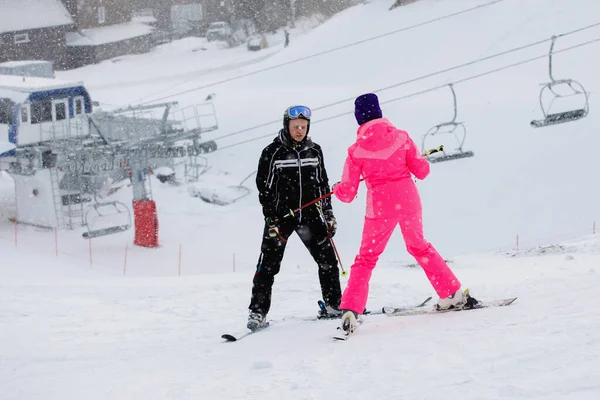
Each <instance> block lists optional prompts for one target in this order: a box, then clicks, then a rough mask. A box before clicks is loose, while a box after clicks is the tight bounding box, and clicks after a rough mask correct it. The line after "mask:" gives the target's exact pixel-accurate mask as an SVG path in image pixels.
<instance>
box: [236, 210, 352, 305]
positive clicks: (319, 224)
mask: <svg viewBox="0 0 600 400" xmlns="http://www.w3.org/2000/svg"><path fill="white" fill-rule="evenodd" d="M294 232H296V233H297V234H298V236H299V237H300V239H301V240H302V243H304V246H306V248H307V249H308V251H309V252H310V254H311V256H312V257H313V259H314V260H315V262H316V263H317V265H318V267H319V282H320V284H321V294H322V296H323V301H324V302H325V304H327V305H330V306H332V307H335V308H338V307H339V305H340V301H341V298H342V290H341V287H340V274H339V269H338V261H337V258H336V256H335V251H334V249H333V246H332V244H331V239H330V238H329V237H328V230H327V226H326V225H325V222H324V221H323V220H322V219H321V218H320V217H318V216H315V217H313V218H311V219H305V218H303V219H301V220H300V221H297V220H296V219H295V218H293V217H292V218H290V220H289V221H285V219H284V221H283V223H282V224H280V225H279V235H278V236H276V237H274V238H272V237H269V226H268V225H267V224H265V228H264V231H263V240H262V245H261V253H260V257H259V259H258V264H257V266H256V273H255V274H254V279H253V281H252V298H251V299H250V306H249V307H248V308H249V309H250V310H251V311H252V312H259V313H261V314H263V315H266V314H267V313H268V312H269V310H270V308H271V292H272V289H273V283H274V281H275V275H277V274H278V273H279V268H280V267H281V260H282V259H283V254H284V252H285V247H286V244H287V240H288V239H289V237H290V236H291V235H292V233H294Z"/></svg>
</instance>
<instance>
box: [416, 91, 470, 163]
mask: <svg viewBox="0 0 600 400" xmlns="http://www.w3.org/2000/svg"><path fill="white" fill-rule="evenodd" d="M448 87H449V88H450V91H452V99H453V101H454V116H453V117H452V120H451V121H449V122H443V123H441V124H438V125H435V126H433V127H432V128H430V129H429V130H428V131H427V133H426V134H425V135H423V139H422V144H421V153H422V154H427V153H426V150H427V147H426V145H427V142H428V139H430V138H431V137H433V136H436V135H440V134H446V135H450V136H452V137H453V138H454V139H455V140H452V141H451V142H452V143H454V142H456V144H458V147H456V148H454V149H452V150H449V151H446V150H445V147H446V146H440V151H437V152H434V153H431V154H430V155H428V156H426V158H427V160H428V161H429V162H431V163H436V162H441V161H450V160H457V159H460V158H467V157H473V156H474V155H475V153H473V152H472V151H470V150H469V151H464V150H463V144H464V143H465V139H466V138H467V128H465V124H464V123H462V122H456V116H457V105H456V93H455V91H454V86H453V85H452V84H451V83H450V84H448Z"/></svg>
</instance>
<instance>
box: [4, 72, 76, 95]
mask: <svg viewBox="0 0 600 400" xmlns="http://www.w3.org/2000/svg"><path fill="white" fill-rule="evenodd" d="M75 86H83V82H71V81H63V80H59V79H50V78H38V77H31V76H26V77H22V76H15V75H0V90H4V91H12V92H20V93H33V92H40V91H44V90H55V89H66V88H71V87H75ZM0 93H1V92H0Z"/></svg>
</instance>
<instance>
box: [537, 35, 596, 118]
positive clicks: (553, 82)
mask: <svg viewBox="0 0 600 400" xmlns="http://www.w3.org/2000/svg"><path fill="white" fill-rule="evenodd" d="M556 39H557V36H552V43H551V44H550V51H549V53H548V72H549V75H550V82H548V83H544V84H542V90H541V91H540V100H539V101H540V107H541V109H542V112H543V113H544V119H540V120H533V121H531V126H533V127H534V128H540V127H544V126H549V125H556V124H560V123H563V122H569V121H575V120H578V119H581V118H583V117H585V116H586V115H588V112H589V108H590V106H589V96H588V93H587V92H586V90H585V89H584V87H583V85H581V83H579V82H577V81H575V80H573V79H558V80H557V79H554V76H553V74H552V52H553V50H554V44H555V42H556ZM558 87H563V88H568V89H569V90H570V94H567V95H561V94H560V93H557V91H556V88H558ZM547 93H549V94H550V95H551V98H552V100H551V101H550V103H549V104H548V105H546V103H545V102H544V97H548V96H547V95H546V94H547ZM572 96H579V97H582V107H581V108H577V109H574V110H568V111H560V112H554V113H550V109H551V108H552V105H553V104H554V101H555V100H556V99H559V98H565V97H572Z"/></svg>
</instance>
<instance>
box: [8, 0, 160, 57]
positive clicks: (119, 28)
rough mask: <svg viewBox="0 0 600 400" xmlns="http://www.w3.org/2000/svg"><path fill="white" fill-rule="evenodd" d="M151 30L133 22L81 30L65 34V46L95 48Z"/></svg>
mask: <svg viewBox="0 0 600 400" xmlns="http://www.w3.org/2000/svg"><path fill="white" fill-rule="evenodd" d="M0 1H2V0H0ZM153 30H154V28H153V27H151V26H148V25H146V24H142V23H139V22H133V21H131V22H125V23H123V24H116V25H107V26H101V27H98V28H90V29H83V30H81V31H80V32H67V45H68V46H97V45H101V44H105V43H113V42H119V41H121V40H126V39H131V38H134V37H138V36H144V35H148V34H150V33H152V31H153Z"/></svg>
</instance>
